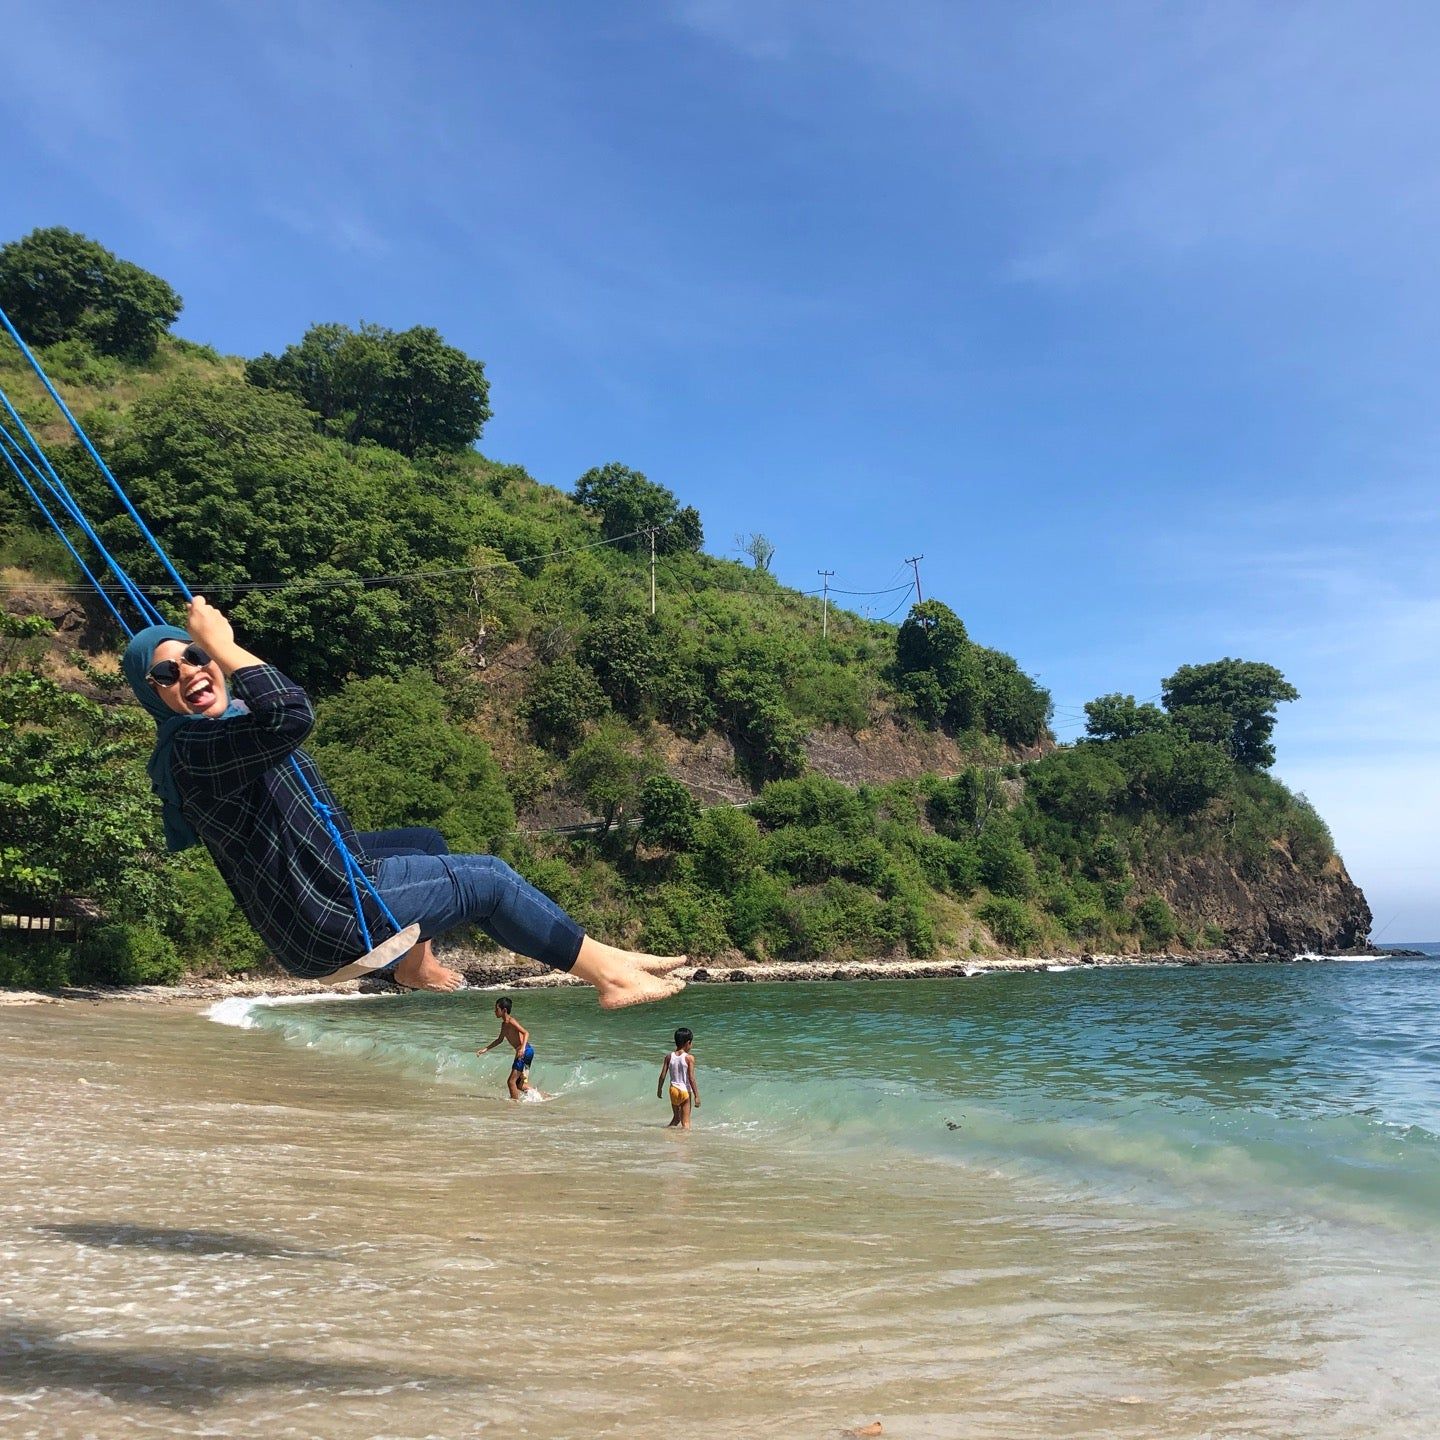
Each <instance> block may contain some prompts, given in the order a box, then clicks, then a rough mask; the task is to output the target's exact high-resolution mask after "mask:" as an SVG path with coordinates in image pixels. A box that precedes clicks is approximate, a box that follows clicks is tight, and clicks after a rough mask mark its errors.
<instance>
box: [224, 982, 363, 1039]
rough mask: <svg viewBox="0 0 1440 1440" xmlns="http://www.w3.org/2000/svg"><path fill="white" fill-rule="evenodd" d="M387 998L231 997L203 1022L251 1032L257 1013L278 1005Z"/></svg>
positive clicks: (325, 994)
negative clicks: (211, 1021) (210, 1021)
mask: <svg viewBox="0 0 1440 1440" xmlns="http://www.w3.org/2000/svg"><path fill="white" fill-rule="evenodd" d="M389 998H391V997H390V996H388V995H386V994H384V993H383V992H380V993H377V994H359V993H356V992H353V991H351V992H346V993H342V992H340V991H338V990H320V991H317V992H316V993H315V994H313V995H253V996H251V995H231V996H230V997H229V998H228V999H226V1000H217V1001H216V1002H215V1003H214V1004H213V1005H212V1006H211V1007H210V1008H209V1009H208V1010H207V1011H205V1018H206V1019H207V1020H213V1021H214V1022H215V1023H216V1024H217V1025H233V1026H235V1027H236V1029H238V1030H254V1029H255V1028H256V1027H257V1026H258V1025H259V1023H260V1022H259V1021H258V1020H257V1019H256V1017H255V1012H256V1011H257V1010H271V1009H275V1008H277V1007H279V1006H281V1005H318V1004H320V1003H321V1002H322V1001H323V1002H325V1003H327V1004H335V1003H336V1002H338V1001H341V1000H386V999H389Z"/></svg>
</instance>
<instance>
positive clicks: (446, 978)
mask: <svg viewBox="0 0 1440 1440" xmlns="http://www.w3.org/2000/svg"><path fill="white" fill-rule="evenodd" d="M394 975H395V983H396V984H397V985H403V986H405V988H406V989H408V990H439V991H442V992H444V993H447V994H448V993H449V992H450V991H451V990H461V989H463V988H464V986H465V977H464V976H463V975H462V974H461V973H460V972H459V971H458V970H452V969H450V967H449V966H448V965H442V964H441V963H440V962H439V961H438V960H437V959H436V958H435V951H434V950H433V949H432V948H431V945H430V942H429V941H428V940H422V941H421V942H420V943H419V944H418V945H417V946H416V947H415V948H414V949H413V950H410V951H408V952H407V953H406V955H405V958H404V959H403V960H402V961H401V962H400V963H399V964H398V965H397V966H396V967H395V971H394Z"/></svg>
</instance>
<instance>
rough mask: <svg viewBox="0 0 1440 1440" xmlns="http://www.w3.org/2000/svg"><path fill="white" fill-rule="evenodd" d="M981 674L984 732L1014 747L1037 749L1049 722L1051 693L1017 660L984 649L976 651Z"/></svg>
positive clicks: (977, 647)
mask: <svg viewBox="0 0 1440 1440" xmlns="http://www.w3.org/2000/svg"><path fill="white" fill-rule="evenodd" d="M974 652H975V659H976V662H977V664H978V665H979V671H980V696H981V699H980V711H981V716H982V719H983V721H984V725H985V728H986V729H987V730H988V731H989V732H990V733H991V734H992V735H998V736H999V737H1000V738H1001V739H1002V740H1005V741H1008V742H1009V743H1010V744H1011V745H1036V744H1038V743H1039V742H1040V740H1041V739H1042V737H1043V736H1044V735H1045V725H1046V722H1047V721H1048V720H1049V719H1050V713H1051V709H1052V706H1051V703H1050V692H1049V691H1048V690H1046V689H1045V688H1044V686H1042V685H1037V684H1036V683H1035V681H1034V680H1032V679H1031V678H1030V677H1029V676H1028V675H1026V674H1025V673H1024V672H1023V671H1022V670H1021V669H1020V667H1019V666H1018V665H1017V664H1016V663H1015V661H1014V659H1013V658H1012V657H1011V656H1009V655H1006V654H1003V653H1002V652H1001V651H999V650H989V649H986V648H985V647H984V646H983V645H977V646H975V647H974Z"/></svg>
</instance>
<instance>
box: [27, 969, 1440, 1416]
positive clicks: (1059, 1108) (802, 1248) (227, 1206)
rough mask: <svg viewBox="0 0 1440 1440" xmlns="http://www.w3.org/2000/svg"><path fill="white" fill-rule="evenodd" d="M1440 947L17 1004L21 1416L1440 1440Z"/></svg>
mask: <svg viewBox="0 0 1440 1440" xmlns="http://www.w3.org/2000/svg"><path fill="white" fill-rule="evenodd" d="M1431 948H1432V955H1433V956H1434V958H1431V959H1425V960H1374V961H1367V962H1360V963H1339V962H1331V963H1307V964H1291V965H1256V966H1229V967H1214V968H1205V967H1200V968H1196V967H1188V966H1176V967H1173V968H1155V969H1143V970H1141V969H1127V970H1108V969H1088V968H1083V967H1081V968H1074V969H1068V970H1063V971H1057V972H1055V973H1039V974H1001V973H992V974H985V975H978V976H976V977H974V978H972V979H955V980H943V981H916V982H893V983H889V982H873V983H858V984H852V985H839V984H785V985H727V986H692V987H690V988H689V989H688V990H687V991H686V992H685V993H684V994H683V995H681V996H679V997H677V998H676V999H675V1000H673V1001H669V1002H666V1003H665V1004H663V1005H660V1006H653V1007H644V1008H641V1009H637V1010H630V1011H623V1012H619V1013H616V1014H609V1015H607V1014H603V1013H602V1012H600V1011H599V1010H598V1009H597V1008H596V1007H595V1004H594V1000H593V996H592V995H590V994H589V993H588V992H585V991H579V990H558V991H522V992H516V993H515V1014H516V1015H517V1017H518V1018H520V1019H521V1021H522V1023H524V1024H525V1026H526V1027H527V1028H528V1029H529V1030H530V1032H531V1035H532V1040H533V1043H534V1044H535V1047H536V1058H535V1062H534V1066H533V1069H532V1082H533V1083H534V1084H535V1085H537V1086H538V1087H539V1088H540V1089H541V1090H543V1091H544V1092H545V1093H546V1095H547V1096H548V1097H551V1098H550V1100H549V1103H546V1104H543V1105H533V1106H515V1105H511V1104H509V1103H508V1102H507V1100H506V1099H505V1089H504V1086H505V1077H506V1074H507V1071H508V1068H509V1058H510V1052H509V1051H508V1050H507V1049H505V1048H500V1049H497V1050H495V1051H492V1052H491V1053H490V1054H489V1055H486V1056H483V1057H480V1056H477V1055H476V1054H475V1053H474V1052H475V1051H476V1050H477V1049H478V1048H480V1047H481V1046H483V1045H484V1044H486V1043H488V1042H489V1041H490V1040H491V1039H493V1038H494V1036H495V1034H496V1032H497V1031H498V1028H499V1027H498V1023H497V1022H496V1020H495V1019H494V1016H493V1013H492V1008H493V1003H494V998H495V997H494V995H493V994H492V993H489V992H483V991H477V992H469V993H466V994H462V995H458V996H452V997H433V996H425V995H414V996H406V997H392V996H375V997H360V998H354V997H352V998H346V999H339V998H334V999H324V998H319V999H315V1000H308V1001H307V1003H294V1002H289V1001H284V1002H265V1001H261V1002H255V1001H246V1000H231V1001H225V1002H223V1003H222V1004H221V1005H219V1006H217V1007H213V1008H212V1010H211V1012H210V1014H209V1016H208V1017H207V1016H201V1015H197V1014H194V1013H187V1012H183V1011H177V1010H169V1009H140V1008H138V1007H126V1006H121V1005H106V1006H96V1007H83V1008H82V1007H75V1006H66V1007H47V1008H44V1009H37V1010H26V1011H17V1010H11V1011H0V1042H3V1046H4V1053H5V1055H6V1058H7V1069H6V1073H7V1088H8V1103H7V1106H6V1107H5V1109H4V1111H3V1115H0V1164H3V1173H4V1180H3V1192H0V1198H3V1207H4V1220H5V1229H4V1233H3V1251H0V1263H3V1266H4V1271H5V1275H6V1284H5V1287H4V1295H3V1298H0V1307H3V1308H0V1430H3V1432H4V1433H5V1434H6V1435H11V1434H14V1435H17V1436H18V1435H35V1436H42V1435H47V1436H48V1435H55V1436H71V1435H74V1436H81V1435H91V1434H96V1435H101V1434H103V1435H106V1436H110V1435H121V1434H132V1433H133V1434H146V1433H151V1432H154V1431H161V1432H164V1433H168V1434H194V1435H236V1436H240V1435H256V1436H260V1435H264V1436H267V1437H272V1436H286V1435H295V1436H330V1435H335V1436H341V1435H356V1434H376V1435H379V1434H386V1435H417V1436H418V1435H431V1434H433V1435H444V1436H453V1435H472V1434H473V1435H479V1434H488V1433H493V1434H501V1433H505V1434H509V1433H517V1434H522V1435H530V1436H546V1437H549V1436H553V1437H559V1436H591V1435H596V1436H599V1435H617V1436H618V1435H625V1436H648V1435H655V1436H661V1435H671V1434H675V1433H681V1432H684V1433H694V1434H704V1435H707V1436H729V1435H734V1436H754V1435H760V1434H767V1433H777V1434H785V1435H817V1436H821V1435H835V1434H838V1433H843V1431H844V1430H845V1429H847V1428H850V1427H854V1426H858V1425H863V1424H868V1423H870V1422H871V1421H873V1420H876V1419H879V1420H881V1421H882V1423H883V1425H884V1433H885V1434H886V1435H893V1436H900V1437H904V1436H915V1437H951V1436H961V1435H964V1436H1056V1437H1058V1436H1082V1435H1083V1436H1091V1435H1093V1436H1112V1435H1119V1436H1136V1437H1140V1436H1145V1437H1153V1436H1177V1437H1179V1436H1185V1437H1192V1436H1193V1437H1200V1436H1210V1435H1236V1436H1239V1435H1244V1436H1274V1437H1282V1436H1284V1437H1290V1436H1296V1435H1305V1436H1336V1437H1342V1436H1343V1437H1358V1436H1376V1435H1384V1436H1387V1437H1390V1436H1405V1435H1416V1436H1420V1435H1430V1434H1435V1433H1437V1428H1440V1427H1437V1422H1436V1421H1435V1419H1434V1415H1435V1412H1436V1408H1437V1402H1440V1363H1437V1359H1436V1345H1435V1338H1436V1334H1437V1325H1440V1280H1437V1272H1436V1263H1435V1262H1436V1260H1437V1258H1440V1244H1437V1242H1440V1067H1437V1061H1440V947H1431ZM680 1024H684V1025H688V1026H689V1027H690V1028H692V1029H693V1030H694V1032H695V1035H696V1041H695V1055H696V1060H697V1065H698V1070H699V1081H700V1093H701V1096H702V1100H703V1103H702V1105H701V1108H700V1109H699V1110H698V1111H697V1112H696V1115H695V1128H694V1129H693V1131H691V1132H690V1133H688V1134H685V1133H677V1132H675V1131H671V1130H667V1129H666V1125H667V1122H668V1120H669V1118H670V1107H669V1105H668V1103H666V1102H665V1101H663V1100H659V1099H657V1097H656V1088H657V1082H658V1080H659V1075H660V1068H661V1063H662V1061H663V1059H664V1057H665V1055H666V1054H667V1053H668V1051H669V1049H670V1048H671V1035H672V1032H673V1030H674V1028H675V1027H676V1026H677V1025H680Z"/></svg>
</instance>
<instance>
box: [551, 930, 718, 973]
mask: <svg viewBox="0 0 1440 1440" xmlns="http://www.w3.org/2000/svg"><path fill="white" fill-rule="evenodd" d="M582 961H583V962H586V963H589V964H595V965H613V966H623V967H625V968H627V969H637V968H638V969H640V970H643V971H645V973H646V974H647V975H668V974H669V973H670V972H671V971H672V970H678V969H679V968H680V967H681V966H682V965H688V964H689V963H690V957H689V956H688V955H647V954H646V953H645V952H644V951H643V950H622V949H621V948H620V947H619V946H618V945H606V944H605V943H604V942H603V941H600V940H597V939H596V938H595V937H594V936H593V935H587V936H586V937H585V940H584V942H583V943H582V944H581V946H580V957H579V959H578V960H577V961H576V962H575V964H576V967H577V970H576V973H578V967H579V965H580V964H581V962H582ZM583 978H586V979H588V978H589V977H588V976H586V977H583ZM591 983H592V984H593V983H594V982H593V981H592V982H591Z"/></svg>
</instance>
